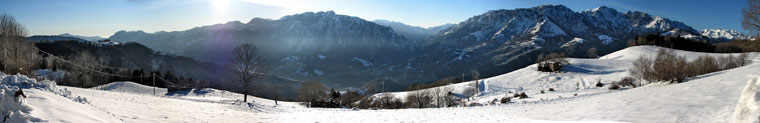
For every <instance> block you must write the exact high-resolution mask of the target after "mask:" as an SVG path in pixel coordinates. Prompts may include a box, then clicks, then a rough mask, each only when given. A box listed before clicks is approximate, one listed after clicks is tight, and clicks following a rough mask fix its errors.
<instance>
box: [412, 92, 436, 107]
mask: <svg viewBox="0 0 760 123" xmlns="http://www.w3.org/2000/svg"><path fill="white" fill-rule="evenodd" d="M406 101H407V103H409V104H410V106H414V107H416V108H425V107H427V106H428V105H430V103H431V102H433V97H432V96H431V95H430V90H429V89H422V90H416V91H412V92H409V95H407V97H406Z"/></svg>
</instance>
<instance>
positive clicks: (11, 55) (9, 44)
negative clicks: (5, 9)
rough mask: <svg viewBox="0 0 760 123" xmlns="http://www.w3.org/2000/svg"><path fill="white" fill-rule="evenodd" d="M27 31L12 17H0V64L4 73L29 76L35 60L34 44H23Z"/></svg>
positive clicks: (36, 58)
mask: <svg viewBox="0 0 760 123" xmlns="http://www.w3.org/2000/svg"><path fill="white" fill-rule="evenodd" d="M26 34H27V31H26V29H25V28H24V26H23V25H21V24H19V23H18V22H16V19H15V18H14V17H13V16H10V15H7V14H2V15H0V64H2V67H0V68H2V70H3V71H5V72H6V73H21V74H27V75H28V74H30V73H31V70H32V67H35V66H36V65H34V64H35V63H38V62H37V60H39V59H41V58H40V56H39V55H38V54H37V49H36V47H35V46H34V43H29V42H24V37H25V36H26Z"/></svg>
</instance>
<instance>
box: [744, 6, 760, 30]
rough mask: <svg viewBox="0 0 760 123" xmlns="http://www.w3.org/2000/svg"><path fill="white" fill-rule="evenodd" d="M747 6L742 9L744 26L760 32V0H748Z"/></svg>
mask: <svg viewBox="0 0 760 123" xmlns="http://www.w3.org/2000/svg"><path fill="white" fill-rule="evenodd" d="M747 2H748V4H747V5H748V6H747V8H744V9H742V28H744V29H746V30H749V31H750V32H752V33H754V35H755V36H757V35H758V34H760V0H747Z"/></svg>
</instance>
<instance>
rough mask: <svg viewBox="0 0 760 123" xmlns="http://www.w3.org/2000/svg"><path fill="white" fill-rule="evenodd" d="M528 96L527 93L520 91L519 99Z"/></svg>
mask: <svg viewBox="0 0 760 123" xmlns="http://www.w3.org/2000/svg"><path fill="white" fill-rule="evenodd" d="M524 98H528V95H527V94H525V92H522V93H520V99H524Z"/></svg>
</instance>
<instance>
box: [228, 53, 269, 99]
mask: <svg viewBox="0 0 760 123" xmlns="http://www.w3.org/2000/svg"><path fill="white" fill-rule="evenodd" d="M230 66H231V67H232V73H233V74H234V75H235V77H236V79H237V81H238V83H240V85H241V86H242V87H243V101H244V102H245V101H248V94H249V93H250V92H251V89H253V88H255V87H253V85H254V81H256V80H261V79H262V78H263V77H264V75H265V74H266V73H267V67H266V65H264V62H263V61H262V59H261V55H260V54H259V49H258V48H256V46H255V45H253V44H243V45H240V46H237V47H235V49H233V50H232V58H230Z"/></svg>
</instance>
